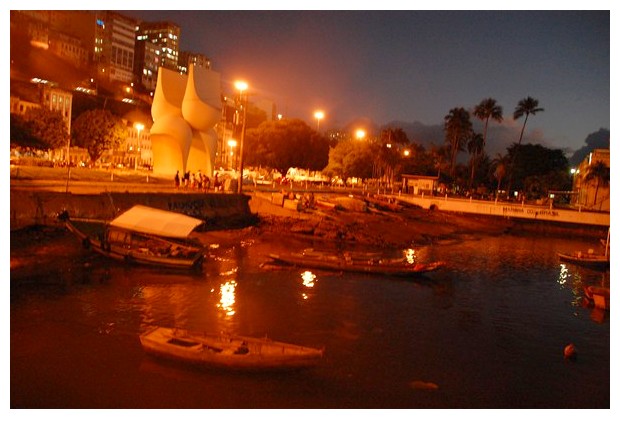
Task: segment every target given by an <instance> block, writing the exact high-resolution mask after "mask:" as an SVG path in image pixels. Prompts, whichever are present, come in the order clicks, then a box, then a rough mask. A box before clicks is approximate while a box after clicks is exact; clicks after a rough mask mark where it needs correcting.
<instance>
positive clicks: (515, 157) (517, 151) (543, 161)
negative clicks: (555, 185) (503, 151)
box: [508, 143, 569, 190]
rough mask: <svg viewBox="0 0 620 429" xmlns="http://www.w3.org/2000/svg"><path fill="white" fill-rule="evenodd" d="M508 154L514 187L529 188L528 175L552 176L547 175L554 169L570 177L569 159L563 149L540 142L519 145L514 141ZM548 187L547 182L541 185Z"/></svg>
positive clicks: (544, 187)
mask: <svg viewBox="0 0 620 429" xmlns="http://www.w3.org/2000/svg"><path fill="white" fill-rule="evenodd" d="M508 156H509V158H510V160H511V162H510V168H511V171H510V175H511V178H512V179H514V188H515V189H517V190H527V186H526V180H527V179H528V177H532V176H539V178H543V177H550V176H547V175H548V173H550V172H552V171H559V172H562V173H563V174H564V175H565V176H567V177H569V176H568V159H567V158H566V156H565V155H564V151H562V150H561V149H549V148H546V147H544V146H542V145H540V144H531V143H528V144H525V145H518V144H517V143H513V144H512V145H511V146H510V147H509V148H508ZM531 180H532V179H530V181H531ZM541 180H542V179H541ZM547 188H549V186H548V184H547V183H545V184H544V185H543V186H541V189H547Z"/></svg>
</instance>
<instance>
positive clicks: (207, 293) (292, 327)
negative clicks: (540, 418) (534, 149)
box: [10, 233, 610, 409]
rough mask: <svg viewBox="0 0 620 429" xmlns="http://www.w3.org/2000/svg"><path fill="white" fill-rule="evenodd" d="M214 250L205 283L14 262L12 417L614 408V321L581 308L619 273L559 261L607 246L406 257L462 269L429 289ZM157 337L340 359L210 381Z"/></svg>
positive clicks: (67, 254)
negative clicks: (234, 338)
mask: <svg viewBox="0 0 620 429" xmlns="http://www.w3.org/2000/svg"><path fill="white" fill-rule="evenodd" d="M201 240H204V241H205V242H206V243H208V244H209V246H208V256H207V259H206V261H205V264H204V267H203V271H202V272H199V273H184V272H169V271H161V270H157V269H151V268H141V267H135V266H133V267H132V266H125V265H123V264H119V263H115V262H111V261H108V260H106V259H103V258H102V257H100V256H97V255H94V254H92V253H89V252H87V251H86V250H84V249H81V248H80V247H79V243H77V241H76V240H75V238H74V237H72V236H70V235H68V234H64V233H63V234H59V235H58V236H57V237H56V238H54V239H53V240H49V241H43V242H42V243H41V244H40V246H39V247H38V250H37V252H39V253H40V254H41V255H46V256H45V258H39V259H37V258H30V259H28V261H25V260H20V258H21V256H20V255H19V253H12V255H11V266H12V274H11V285H10V289H11V298H10V321H11V326H10V359H11V361H10V395H11V396H10V403H11V408H63V409H65V408H70V409H73V408H89V409H90V408H95V409H101V408H106V409H107V408H130V409H134V408H139V409H142V408H165V409H187V408H192V409H231V408H235V409H236V408H242V409H265V408H267V409H274V408H277V409H350V408H363V409H393V408H398V409H422V408H434V409H437V408H442V409H443V408H448V409H463V408H466V409H471V408H475V409H480V408H509V409H525V408H527V409H532V408H534V409H540V408H544V409H556V408H577V409H582V408H596V409H598V408H610V321H609V320H610V319H609V314H610V313H609V311H604V310H596V309H593V308H590V307H588V306H586V305H585V304H584V298H583V295H584V294H583V287H584V286H588V285H593V286H605V287H609V286H610V274H609V271H606V272H605V271H603V272H601V271H595V270H591V269H587V268H579V267H576V266H573V265H570V264H567V263H562V262H560V261H559V259H558V257H557V252H565V251H572V250H575V249H588V248H592V247H596V246H600V244H598V242H597V241H596V239H593V240H585V239H568V238H551V237H542V236H527V237H523V236H510V235H502V236H492V237H488V236H467V237H463V239H462V240H454V241H444V242H439V243H436V244H434V245H432V246H426V247H420V248H414V249H409V250H408V253H409V255H411V256H413V257H415V258H417V259H418V260H419V261H422V262H424V261H434V260H443V261H446V263H447V265H446V267H444V268H443V269H442V270H440V271H437V272H433V273H430V274H428V275H426V276H424V277H420V278H418V279H403V278H391V277H384V276H377V275H364V274H349V273H338V272H324V271H318V270H305V269H301V268H286V269H272V268H267V267H266V266H265V265H263V264H264V262H266V261H267V260H268V257H267V255H268V254H270V253H282V252H287V251H291V250H302V249H304V248H306V247H311V246H314V247H315V248H319V247H320V245H319V244H317V243H310V242H301V241H295V240H287V239H286V238H283V237H270V238H267V237H262V236H256V237H255V238H248V239H244V240H228V239H225V238H221V237H218V236H217V235H216V236H213V237H211V236H210V235H209V233H204V236H201ZM596 250H600V248H598V249H596ZM402 251H406V249H402ZM394 253H399V252H394ZM42 260H43V261H45V262H44V263H42V262H33V261H42ZM13 267H15V269H13ZM17 273H19V275H18V274H17ZM153 325H162V326H171V327H172V326H177V327H183V328H187V329H192V330H198V331H209V332H219V331H227V332H231V333H235V334H242V335H249V336H260V337H263V336H268V337H269V338H272V339H274V340H279V341H285V342H291V343H296V344H300V345H306V346H310V347H317V348H324V349H325V356H324V359H323V362H322V364H321V365H320V366H319V367H317V368H314V369H311V370H306V371H301V372H293V373H252V374H247V373H236V372H227V371H222V370H210V369H204V368H196V367H191V366H187V365H184V364H180V363H176V362H169V361H165V360H161V359H156V358H152V357H150V356H148V355H146V354H145V353H144V351H143V350H142V348H141V346H140V342H139V338H138V336H139V335H140V333H142V332H144V331H145V330H147V329H148V328H149V327H151V326H153ZM570 343H572V344H574V345H575V347H576V348H577V358H576V359H575V360H567V359H565V358H564V348H565V346H566V345H568V344H570Z"/></svg>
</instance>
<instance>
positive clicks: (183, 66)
mask: <svg viewBox="0 0 620 429" xmlns="http://www.w3.org/2000/svg"><path fill="white" fill-rule="evenodd" d="M190 64H193V65H194V67H198V68H204V69H211V60H210V59H209V58H208V57H207V56H206V55H203V54H197V53H195V52H188V51H180V52H179V63H178V70H179V73H181V74H187V73H188V70H189V65H190Z"/></svg>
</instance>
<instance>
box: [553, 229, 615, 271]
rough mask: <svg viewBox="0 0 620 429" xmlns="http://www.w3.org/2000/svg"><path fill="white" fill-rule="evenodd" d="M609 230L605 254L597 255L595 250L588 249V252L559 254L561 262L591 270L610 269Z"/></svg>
mask: <svg viewBox="0 0 620 429" xmlns="http://www.w3.org/2000/svg"><path fill="white" fill-rule="evenodd" d="M609 231H610V230H609V229H608V230H607V240H606V241H605V254H603V255H601V254H597V253H595V252H594V249H588V251H587V252H581V251H577V252H573V253H558V256H559V258H560V261H565V262H571V263H573V264H577V265H583V266H586V267H591V268H608V267H609Z"/></svg>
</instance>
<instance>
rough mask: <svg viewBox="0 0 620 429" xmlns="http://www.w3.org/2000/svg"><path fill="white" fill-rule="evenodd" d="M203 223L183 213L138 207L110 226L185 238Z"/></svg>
mask: <svg viewBox="0 0 620 429" xmlns="http://www.w3.org/2000/svg"><path fill="white" fill-rule="evenodd" d="M202 222H203V221H201V220H200V219H196V218H193V217H191V216H186V215H184V214H181V213H175V212H170V211H166V210H160V209H155V208H153V207H146V206H141V205H136V206H133V207H132V208H130V209H129V210H127V211H126V212H124V213H123V214H121V215H120V216H118V217H117V218H115V219H114V220H112V221H111V222H110V225H112V226H115V227H118V228H124V229H129V230H131V231H136V232H142V233H146V234H153V235H159V236H162V237H172V238H185V237H187V236H188V235H189V234H190V233H191V232H192V231H193V230H194V228H196V227H197V226H198V225H200V224H201V223H202Z"/></svg>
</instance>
